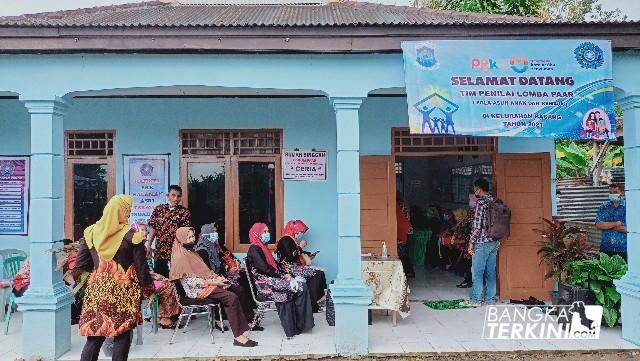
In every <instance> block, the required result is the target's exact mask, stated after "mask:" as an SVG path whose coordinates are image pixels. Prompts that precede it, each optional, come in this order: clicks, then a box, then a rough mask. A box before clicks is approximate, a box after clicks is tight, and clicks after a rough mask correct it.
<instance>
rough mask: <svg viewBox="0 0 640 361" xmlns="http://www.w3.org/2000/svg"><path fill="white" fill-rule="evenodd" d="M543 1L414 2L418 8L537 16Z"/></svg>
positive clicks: (433, 0) (444, 0) (463, 0)
mask: <svg viewBox="0 0 640 361" xmlns="http://www.w3.org/2000/svg"><path fill="white" fill-rule="evenodd" d="M543 1H544V0H416V2H417V4H416V5H418V6H420V7H426V8H430V9H441V10H454V11H463V12H474V13H489V14H507V15H519V16H539V15H540V9H541V5H542V3H543Z"/></svg>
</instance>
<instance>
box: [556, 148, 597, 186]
mask: <svg viewBox="0 0 640 361" xmlns="http://www.w3.org/2000/svg"><path fill="white" fill-rule="evenodd" d="M590 162H591V156H590V155H589V151H588V150H587V148H586V147H585V146H583V145H582V144H577V143H575V142H573V141H559V142H557V144H556V163H557V171H558V178H560V179H564V178H570V177H585V176H586V175H587V173H588V172H589V165H590Z"/></svg>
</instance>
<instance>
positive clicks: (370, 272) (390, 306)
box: [361, 256, 410, 326]
mask: <svg viewBox="0 0 640 361" xmlns="http://www.w3.org/2000/svg"><path fill="white" fill-rule="evenodd" d="M361 265H362V280H363V281H364V283H365V284H366V285H367V286H369V287H370V288H371V291H372V292H373V297H372V299H371V305H370V306H369V309H384V310H390V311H392V312H393V325H394V326H395V325H396V315H397V314H400V317H402V318H406V317H408V316H409V314H410V307H409V292H410V290H409V284H408V282H407V277H406V276H405V274H404V269H403V268H402V262H400V260H399V259H398V258H397V257H388V258H380V257H377V256H363V257H362V262H361Z"/></svg>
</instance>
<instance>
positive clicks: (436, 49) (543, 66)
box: [402, 39, 616, 140]
mask: <svg viewBox="0 0 640 361" xmlns="http://www.w3.org/2000/svg"><path fill="white" fill-rule="evenodd" d="M402 51H403V54H404V67H405V83H406V89H407V103H408V106H409V128H410V130H411V133H414V134H460V135H475V136H505V137H553V138H571V139H598V140H604V139H615V133H616V130H615V126H616V122H615V114H614V110H613V107H614V94H613V79H612V78H613V75H612V70H611V42H610V41H608V40H580V39H577V40H433V41H405V42H403V43H402Z"/></svg>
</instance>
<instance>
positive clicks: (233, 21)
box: [0, 1, 547, 27]
mask: <svg viewBox="0 0 640 361" xmlns="http://www.w3.org/2000/svg"><path fill="white" fill-rule="evenodd" d="M545 22H547V21H546V20H543V19H540V18H533V17H518V16H507V15H492V14H480V13H461V12H454V11H445V10H433V9H424V8H416V7H408V6H390V5H381V4H372V3H365V2H355V1H345V2H329V3H326V4H318V5H180V4H178V3H167V1H165V2H160V1H149V2H143V3H134V4H126V5H114V6H103V7H94V8H88V9H78V10H68V11H58V12H51V13H41V14H33V15H22V16H13V17H0V26H3V27H7V26H15V27H330V26H331V27H355V26H429V25H485V24H486V25H491V24H523V25H526V24H541V23H545Z"/></svg>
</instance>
